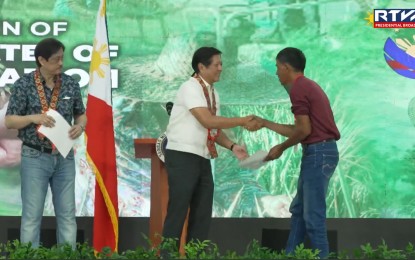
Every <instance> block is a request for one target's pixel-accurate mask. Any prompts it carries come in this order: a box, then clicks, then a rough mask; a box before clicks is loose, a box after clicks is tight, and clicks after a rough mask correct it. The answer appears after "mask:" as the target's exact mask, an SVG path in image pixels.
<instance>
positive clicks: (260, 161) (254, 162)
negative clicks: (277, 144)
mask: <svg viewBox="0 0 415 260" xmlns="http://www.w3.org/2000/svg"><path fill="white" fill-rule="evenodd" d="M267 155H268V152H266V151H264V150H259V151H257V152H256V153H254V154H253V155H251V156H249V157H248V158H246V159H244V160H242V161H240V162H239V166H240V167H241V168H248V169H258V168H259V167H261V166H263V165H265V164H266V163H267V162H264V159H265V157H267Z"/></svg>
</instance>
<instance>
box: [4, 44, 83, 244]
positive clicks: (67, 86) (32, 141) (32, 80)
mask: <svg viewBox="0 0 415 260" xmlns="http://www.w3.org/2000/svg"><path fill="white" fill-rule="evenodd" d="M64 50H65V46H64V45H63V44H62V43H61V42H60V41H58V40H56V39H53V38H48V39H44V40H42V41H40V42H39V43H38V44H37V45H36V48H35V58H36V64H37V69H36V70H35V71H33V72H31V73H28V74H25V75H24V76H23V77H22V78H20V79H19V80H17V81H16V82H15V84H14V86H13V88H12V93H11V96H10V100H9V105H8V107H7V112H6V118H5V123H6V127H7V128H9V129H18V131H19V134H18V137H19V138H20V139H21V140H22V142H23V145H22V153H21V157H22V159H21V170H20V174H21V185H22V187H21V196H22V207H23V208H22V223H21V229H20V240H21V242H22V243H29V242H31V243H32V246H33V247H38V246H39V237H40V226H41V221H42V214H43V208H44V203H45V196H46V193H47V190H48V186H49V184H50V187H51V190H52V196H53V206H54V209H55V215H56V220H57V242H58V244H64V243H68V244H70V245H72V247H75V245H76V230H77V226H76V218H75V172H76V171H75V161H74V154H73V151H72V150H71V151H70V152H69V154H68V155H67V156H66V157H65V158H64V157H63V156H62V155H61V154H60V153H59V151H58V150H57V149H56V148H55V146H54V145H53V144H52V143H51V141H49V140H48V139H47V138H46V137H45V136H43V135H42V134H40V133H39V132H38V131H37V129H38V127H40V126H41V125H43V126H45V127H54V125H55V120H54V118H53V117H51V116H49V115H47V114H46V111H48V110H49V109H54V110H56V111H57V112H59V113H60V114H61V115H62V116H63V117H64V118H65V120H66V121H67V122H68V123H69V124H70V125H72V126H71V128H70V130H69V132H68V133H62V134H63V135H68V136H69V138H71V139H76V138H78V137H79V136H80V135H81V134H82V132H83V131H84V129H85V125H86V115H85V107H84V105H83V103H82V96H81V92H80V88H79V84H78V83H77V82H76V81H75V80H74V79H73V78H72V77H70V76H68V75H66V74H64V73H62V65H63V57H64V55H63V53H64Z"/></svg>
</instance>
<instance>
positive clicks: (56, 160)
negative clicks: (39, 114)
mask: <svg viewBox="0 0 415 260" xmlns="http://www.w3.org/2000/svg"><path fill="white" fill-rule="evenodd" d="M20 175H21V195H22V206H23V208H22V222H21V227H20V242H22V243H29V242H31V243H32V246H33V247H38V246H39V239H40V227H41V222H42V215H43V209H44V205H45V198H46V193H47V191H48V186H49V184H50V187H51V191H52V202H53V207H54V209H55V215H56V221H57V229H56V230H57V231H56V237H57V242H58V244H64V243H68V244H70V245H72V247H73V248H75V246H76V230H77V226H76V218H75V161H74V154H73V151H71V152H70V153H69V154H68V156H67V157H66V159H65V158H63V157H62V156H61V155H60V154H56V155H53V154H47V153H42V152H40V151H38V150H35V149H32V148H29V147H27V146H25V145H23V147H22V161H21V170H20Z"/></svg>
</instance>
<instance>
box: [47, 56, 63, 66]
mask: <svg viewBox="0 0 415 260" xmlns="http://www.w3.org/2000/svg"><path fill="white" fill-rule="evenodd" d="M60 61H62V62H63V56H55V57H51V58H49V60H48V62H49V63H52V64H57V63H59V62H60Z"/></svg>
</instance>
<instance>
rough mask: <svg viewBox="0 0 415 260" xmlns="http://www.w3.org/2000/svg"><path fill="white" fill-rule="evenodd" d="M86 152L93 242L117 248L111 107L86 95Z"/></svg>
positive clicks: (114, 159)
mask: <svg viewBox="0 0 415 260" xmlns="http://www.w3.org/2000/svg"><path fill="white" fill-rule="evenodd" d="M86 115H87V118H88V124H87V127H86V134H87V154H88V155H87V156H88V161H89V163H90V166H91V167H92V168H93V170H94V173H95V176H96V185H95V210H94V230H93V246H94V248H95V250H96V251H98V252H100V251H102V248H103V247H110V248H111V249H112V250H113V251H117V250H118V192H117V166H116V154H115V140H114V127H113V113H112V107H111V106H109V105H108V104H107V103H106V102H105V101H103V100H101V99H99V98H97V97H95V96H93V95H88V103H87V109H86Z"/></svg>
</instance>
